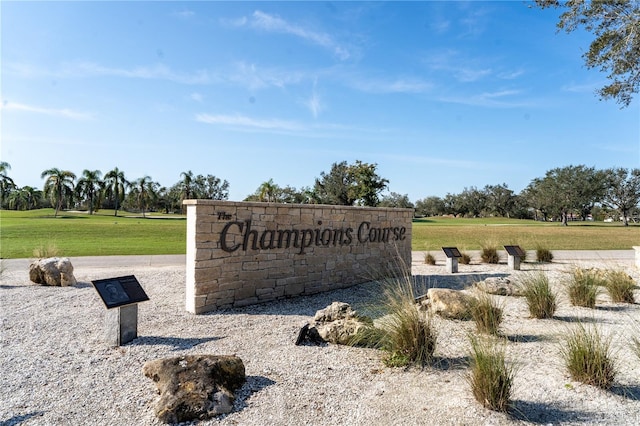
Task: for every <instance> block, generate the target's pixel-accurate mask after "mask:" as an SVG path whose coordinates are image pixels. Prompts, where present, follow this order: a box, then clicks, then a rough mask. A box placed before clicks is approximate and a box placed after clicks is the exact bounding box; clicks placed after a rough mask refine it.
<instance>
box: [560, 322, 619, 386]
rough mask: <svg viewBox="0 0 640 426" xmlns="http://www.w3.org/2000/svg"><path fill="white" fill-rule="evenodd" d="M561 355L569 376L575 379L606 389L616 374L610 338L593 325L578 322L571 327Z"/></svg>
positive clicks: (611, 383)
mask: <svg viewBox="0 0 640 426" xmlns="http://www.w3.org/2000/svg"><path fill="white" fill-rule="evenodd" d="M561 353H562V357H563V359H564V362H565V365H566V367H567V370H568V371H569V374H570V375H571V378H573V379H574V380H577V381H579V382H583V383H586V384H589V385H593V386H597V387H599V388H602V389H609V388H611V386H612V385H613V381H614V379H615V376H616V368H615V365H614V362H613V358H612V353H611V339H610V338H605V337H603V336H602V334H601V332H600V331H599V330H598V329H597V328H596V327H593V328H591V329H587V328H585V326H584V325H583V324H581V323H579V324H578V326H577V327H576V328H575V329H573V330H571V331H570V332H569V333H568V335H567V337H566V340H565V342H564V346H563V347H562V349H561Z"/></svg>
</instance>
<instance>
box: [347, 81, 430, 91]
mask: <svg viewBox="0 0 640 426" xmlns="http://www.w3.org/2000/svg"><path fill="white" fill-rule="evenodd" d="M350 84H351V86H352V87H354V88H355V89H357V90H360V91H363V92H368V93H379V94H385V93H425V92H428V91H429V90H431V88H432V87H433V84H431V83H429V82H426V81H424V80H421V79H417V78H397V79H389V80H385V79H376V78H373V79H367V78H354V79H352V81H351V83H350Z"/></svg>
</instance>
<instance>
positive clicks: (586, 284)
mask: <svg viewBox="0 0 640 426" xmlns="http://www.w3.org/2000/svg"><path fill="white" fill-rule="evenodd" d="M601 284H603V280H602V279H601V278H600V277H599V276H598V275H597V274H596V273H594V272H593V271H588V270H585V269H580V268H574V270H573V272H572V273H571V276H570V277H569V282H568V283H567V294H568V296H569V301H570V302H571V304H572V305H573V306H583V307H585V308H594V307H595V306H596V297H597V296H598V294H599V292H600V289H599V288H598V286H599V285H601Z"/></svg>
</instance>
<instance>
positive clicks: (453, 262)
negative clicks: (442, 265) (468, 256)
mask: <svg viewBox="0 0 640 426" xmlns="http://www.w3.org/2000/svg"><path fill="white" fill-rule="evenodd" d="M447 272H448V273H450V274H455V273H457V272H458V258H457V257H447Z"/></svg>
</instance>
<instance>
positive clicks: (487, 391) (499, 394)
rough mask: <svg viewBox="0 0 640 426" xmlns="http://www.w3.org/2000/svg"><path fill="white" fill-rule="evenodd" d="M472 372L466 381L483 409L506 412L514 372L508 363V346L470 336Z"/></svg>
mask: <svg viewBox="0 0 640 426" xmlns="http://www.w3.org/2000/svg"><path fill="white" fill-rule="evenodd" d="M470 341H471V356H470V358H471V372H470V373H469V375H468V376H467V380H468V381H469V384H470V385H471V390H472V392H473V396H474V398H475V399H476V401H478V402H479V403H480V404H482V405H483V406H484V407H486V408H489V409H491V410H495V411H503V412H506V411H508V409H509V403H510V401H511V393H512V390H511V389H512V384H513V379H514V376H515V370H514V368H513V367H512V366H509V365H507V364H506V362H505V344H504V343H498V342H496V341H495V340H493V339H491V340H490V339H481V338H479V337H477V336H470Z"/></svg>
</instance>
